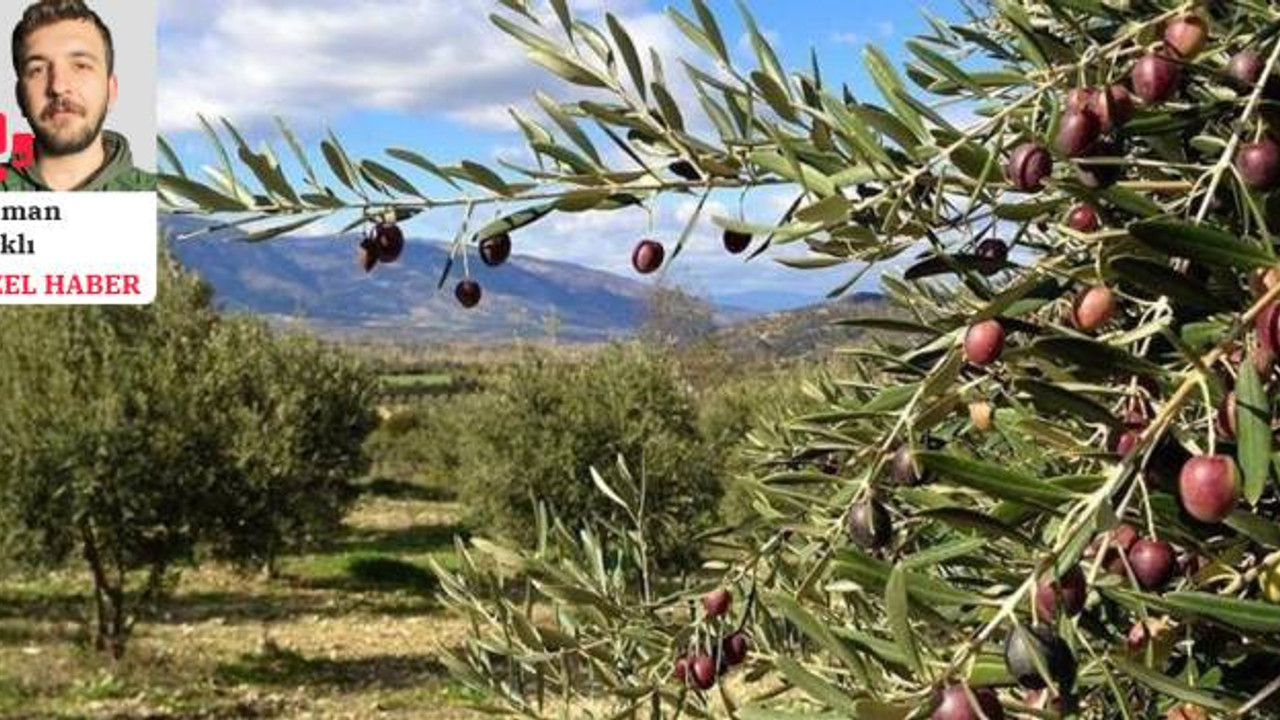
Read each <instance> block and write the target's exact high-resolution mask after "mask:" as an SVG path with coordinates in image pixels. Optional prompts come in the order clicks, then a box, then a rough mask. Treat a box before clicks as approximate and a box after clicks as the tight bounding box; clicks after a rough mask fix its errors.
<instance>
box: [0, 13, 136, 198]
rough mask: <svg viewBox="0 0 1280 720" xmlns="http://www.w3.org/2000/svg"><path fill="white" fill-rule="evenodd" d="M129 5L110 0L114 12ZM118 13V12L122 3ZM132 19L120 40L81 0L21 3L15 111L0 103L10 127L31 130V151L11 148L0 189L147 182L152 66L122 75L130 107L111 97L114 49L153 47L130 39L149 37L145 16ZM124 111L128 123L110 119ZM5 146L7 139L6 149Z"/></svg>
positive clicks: (131, 187)
mask: <svg viewBox="0 0 1280 720" xmlns="http://www.w3.org/2000/svg"><path fill="white" fill-rule="evenodd" d="M104 4H106V3H104ZM128 4H129V3H125V2H116V3H115V5H116V6H117V7H119V8H120V9H121V10H122V11H123V9H124V8H125V7H126V6H127V5H128ZM149 4H150V3H139V4H138V5H141V6H146V5H149ZM118 18H119V19H120V20H123V19H124V14H123V12H121V13H119V15H118ZM141 20H142V21H144V22H145V23H146V24H145V25H140V29H141V31H145V34H143V32H140V29H139V28H131V29H132V32H131V33H130V34H129V35H128V39H129V42H127V43H120V42H119V40H120V38H121V36H120V35H115V36H113V33H112V29H111V27H109V26H108V24H107V22H105V21H104V19H103V17H102V16H101V15H100V14H99V13H98V12H96V11H95V10H94V9H93V8H91V7H90V3H89V2H86V0H38V1H37V2H34V3H31V4H30V5H28V6H26V8H25V9H22V11H21V16H20V17H19V18H17V20H16V24H15V25H14V26H13V38H12V45H11V48H12V59H13V62H12V66H13V72H14V78H15V79H14V91H15V94H16V101H17V106H18V110H19V112H20V114H21V117H20V118H19V117H17V116H15V113H13V112H10V111H8V105H7V104H3V105H0V110H3V111H5V115H6V116H7V120H8V122H7V126H8V132H9V133H10V134H16V133H20V132H29V133H30V134H31V135H33V136H34V143H33V148H32V149H33V151H34V152H33V157H31V158H27V159H25V160H24V161H21V162H19V161H18V160H17V157H16V155H11V156H10V158H9V161H8V162H6V163H5V173H4V174H5V177H4V179H3V180H0V190H4V191H9V192H29V191H49V190H57V191H61V190H72V191H141V190H154V189H155V176H154V174H153V173H151V172H148V171H147V170H144V169H143V167H146V166H148V165H149V166H151V167H154V162H155V140H154V137H155V133H154V122H155V121H154V77H153V75H149V76H143V77H127V76H126V77H125V78H124V79H125V81H126V82H128V83H131V84H130V85H129V86H128V88H129V91H130V93H131V94H130V95H129V101H128V109H129V110H133V111H132V112H122V111H121V110H122V108H123V107H124V105H125V104H124V103H122V102H121V101H120V99H121V92H120V85H121V79H120V78H121V76H120V75H119V73H118V71H119V70H120V69H121V68H120V62H119V61H120V57H119V53H120V50H121V49H122V48H127V49H128V51H129V52H138V51H139V50H145V52H147V53H154V47H147V48H141V49H140V48H139V45H140V44H143V43H153V42H154V40H153V38H152V37H151V33H152V32H153V29H154V23H153V22H152V21H151V20H150V19H148V18H142V19H141ZM127 22H129V24H130V25H136V24H139V23H135V22H133V21H132V20H129V21H127ZM119 24H120V25H123V24H124V23H123V22H121V23H119ZM137 40H141V41H142V43H139V42H135V41H137ZM149 57H153V55H150V56H149ZM152 62H154V61H152ZM139 103H141V104H142V105H139ZM135 106H136V107H137V108H138V109H136V110H134V108H135ZM22 119H25V121H26V125H27V127H26V128H25V129H24V128H23V127H22V122H21V120H22ZM126 119H127V120H128V121H129V122H128V123H126V124H128V125H131V127H127V128H126V127H122V126H121V125H120V124H118V123H120V122H122V120H126ZM148 123H149V126H148ZM130 137H132V139H133V141H134V143H137V144H132V143H131V142H130ZM143 143H145V145H144V144H143ZM14 145H15V144H14V143H12V142H10V143H8V146H9V147H10V149H13V148H14ZM139 156H142V157H139Z"/></svg>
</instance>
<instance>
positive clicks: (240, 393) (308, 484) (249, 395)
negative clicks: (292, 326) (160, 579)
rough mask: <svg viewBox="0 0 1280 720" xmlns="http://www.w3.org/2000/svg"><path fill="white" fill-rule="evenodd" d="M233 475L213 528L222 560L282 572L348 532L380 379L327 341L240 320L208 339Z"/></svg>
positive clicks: (223, 492)
mask: <svg viewBox="0 0 1280 720" xmlns="http://www.w3.org/2000/svg"><path fill="white" fill-rule="evenodd" d="M208 343H209V344H208V350H209V353H210V355H211V357H212V359H213V363H214V366H213V367H212V368H211V370H210V375H211V377H212V378H214V382H215V383H216V384H217V388H218V392H217V394H218V397H219V398H220V400H221V402H222V404H223V405H222V406H223V408H224V412H225V419H226V422H227V423H228V428H229V430H228V432H227V438H228V443H227V446H226V453H225V454H226V459H225V460H224V462H226V463H227V465H228V466H229V468H230V469H231V470H232V472H231V474H230V475H231V477H230V478H229V480H228V483H227V484H226V485H224V486H223V487H222V488H221V489H220V492H219V495H218V500H219V504H218V507H217V510H216V512H215V513H212V514H211V520H212V521H213V523H214V525H215V526H216V527H217V531H216V534H215V535H213V536H212V543H213V545H214V548H215V550H216V552H217V554H219V555H222V556H224V557H228V558H230V559H233V560H235V561H237V562H239V563H246V564H247V563H253V564H257V565H259V566H260V567H261V568H262V569H263V571H264V572H265V573H266V574H267V575H268V576H274V575H275V574H276V571H277V566H276V561H277V560H278V559H279V556H280V554H281V553H282V552H284V551H286V550H294V549H298V548H300V547H306V546H308V545H315V544H316V543H317V542H319V541H320V540H322V539H324V538H327V537H329V536H331V535H333V534H334V533H336V532H337V530H338V529H339V528H340V527H341V524H342V519H343V517H344V516H345V514H346V511H347V510H348V509H349V508H350V505H351V503H352V501H354V500H355V498H356V496H357V492H356V489H355V487H354V485H353V484H352V481H353V480H354V479H355V478H357V477H359V476H360V475H362V474H364V473H365V472H366V471H367V469H368V464H369V463H368V457H367V456H366V454H365V452H364V449H363V445H364V441H365V438H367V437H368V436H369V434H370V433H371V432H372V431H373V428H374V426H375V424H376V421H377V416H376V413H375V411H374V393H375V391H376V390H377V383H376V380H375V378H374V377H373V376H372V374H371V373H370V371H369V370H368V369H367V368H365V367H364V366H362V365H361V364H358V363H355V362H353V361H352V360H350V359H347V358H346V357H345V356H343V355H342V354H340V353H338V352H336V351H334V350H332V349H330V348H326V347H324V346H323V345H322V344H321V343H320V342H319V341H317V340H315V339H311V338H308V337H305V336H299V335H284V336H280V335H275V334H273V332H272V331H271V330H270V329H269V328H267V327H266V325H265V324H263V323H262V322H260V321H254V320H250V319H247V318H234V319H229V320H226V321H224V322H222V323H220V324H219V325H218V327H217V328H216V330H215V331H214V333H213V334H212V336H211V337H210V338H209V341H208Z"/></svg>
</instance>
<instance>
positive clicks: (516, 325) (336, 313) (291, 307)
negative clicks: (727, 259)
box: [161, 215, 753, 342]
mask: <svg viewBox="0 0 1280 720" xmlns="http://www.w3.org/2000/svg"><path fill="white" fill-rule="evenodd" d="M203 222H205V221H203V220H199V219H194V218H188V217H179V216H172V215H165V216H163V217H162V220H161V224H162V226H163V227H164V229H165V230H166V231H169V232H176V233H185V232H190V231H192V230H196V229H199V228H201V227H205V225H202V224H201V223H203ZM241 237H243V234H242V233H240V232H238V231H234V230H232V231H222V232H219V233H217V234H216V235H203V236H199V237H197V238H195V239H191V240H185V241H175V242H173V247H174V250H175V254H176V255H177V256H178V258H179V260H181V262H182V263H183V265H185V266H187V267H188V268H191V269H192V270H194V271H195V272H196V273H198V274H199V275H200V276H202V277H203V278H204V279H205V280H206V281H208V282H209V283H210V284H211V285H212V286H213V288H214V291H215V298H216V302H218V303H219V304H220V305H221V306H223V307H225V308H228V309H232V310H243V311H247V312H251V313H254V314H257V315H261V316H264V317H266V318H267V319H269V320H272V321H274V322H277V323H283V322H300V323H301V324H303V325H305V326H306V327H308V328H310V329H312V330H314V331H316V332H318V333H321V334H323V335H326V336H329V337H333V338H336V339H362V338H370V337H377V338H379V339H383V340H389V341H413V342H423V341H426V342H456V341H462V340H465V341H471V342H506V341H511V340H514V339H517V338H519V339H544V338H547V337H548V336H549V335H550V334H551V333H553V332H554V334H555V336H556V338H557V339H558V340H562V341H571V342H599V341H607V340H610V339H618V338H624V337H629V336H631V335H633V334H634V333H635V332H636V331H637V330H638V329H639V328H640V326H641V324H642V323H643V321H644V317H645V298H646V297H647V295H648V294H649V293H650V292H651V291H652V285H651V284H648V283H643V282H638V281H636V280H632V279H630V278H625V277H621V276H618V275H613V274H611V273H607V272H601V271H598V270H592V269H590V268H586V267H582V266H580V265H574V264H572V263H565V262H556V261H550V260H542V259H538V258H533V257H528V256H522V255H513V256H512V258H511V259H510V260H509V261H508V262H507V263H506V264H505V265H503V266H501V267H498V268H490V267H488V266H486V265H484V264H483V263H481V262H478V261H473V262H472V263H471V265H470V269H471V274H472V276H473V277H474V278H476V280H478V281H479V282H480V284H481V287H482V288H483V291H484V297H483V300H482V302H481V303H480V305H479V306H477V307H476V308H473V309H471V310H464V309H463V308H461V307H460V306H459V305H458V304H457V302H456V300H454V297H453V285H454V283H456V282H457V279H458V278H460V277H461V273H460V272H459V271H460V268H458V267H455V268H454V273H453V275H452V277H451V279H450V280H449V281H448V282H447V283H446V285H445V287H444V288H443V289H441V290H437V289H436V283H437V282H438V281H439V278H440V273H441V271H442V270H443V269H444V267H445V263H446V261H447V258H448V253H449V246H448V245H447V244H446V243H441V242H432V241H425V240H416V239H411V240H410V241H409V243H408V246H407V247H406V249H405V252H404V254H403V255H402V256H401V258H400V260H399V261H398V262H396V263H394V264H391V265H381V266H378V267H377V268H376V269H375V270H374V272H373V273H371V274H370V275H365V273H364V272H363V271H362V270H361V269H359V268H358V267H357V266H356V260H355V255H356V246H357V243H358V240H359V238H358V236H357V235H355V234H349V235H345V236H341V237H338V236H325V237H306V238H289V239H288V240H278V241H273V242H264V243H253V244H248V243H243V242H240V241H239V240H238V238H241ZM473 260H474V258H473ZM712 313H713V316H714V317H715V319H716V321H717V323H718V324H730V323H733V322H737V321H740V320H742V319H745V318H748V317H751V316H752V315H753V313H751V312H749V311H746V310H741V309H736V308H731V307H721V306H715V307H713V308H712Z"/></svg>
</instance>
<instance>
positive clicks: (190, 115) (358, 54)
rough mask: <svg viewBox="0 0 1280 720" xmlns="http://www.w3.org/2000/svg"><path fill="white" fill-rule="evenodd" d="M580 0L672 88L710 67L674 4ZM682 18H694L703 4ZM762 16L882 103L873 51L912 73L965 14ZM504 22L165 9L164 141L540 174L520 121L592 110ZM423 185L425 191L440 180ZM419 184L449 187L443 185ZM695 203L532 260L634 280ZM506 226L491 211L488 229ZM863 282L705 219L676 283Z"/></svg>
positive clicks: (571, 231) (820, 2)
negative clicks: (653, 245) (945, 24)
mask: <svg viewBox="0 0 1280 720" xmlns="http://www.w3.org/2000/svg"><path fill="white" fill-rule="evenodd" d="M569 2H570V6H571V7H572V8H573V9H574V11H575V13H578V14H580V15H581V16H583V17H584V18H586V19H588V20H589V21H592V22H595V21H597V20H598V19H599V18H601V16H602V13H603V12H604V11H608V12H610V13H613V14H614V15H616V16H617V17H618V18H619V19H621V20H622V22H623V24H624V25H626V27H627V28H628V30H629V31H630V32H631V34H632V35H633V36H634V37H635V38H636V40H637V43H638V44H640V45H642V46H649V47H652V48H653V49H655V50H656V51H657V52H659V53H660V54H661V55H662V56H663V57H664V59H665V61H666V62H665V65H666V68H667V74H668V79H669V80H671V77H672V76H675V75H678V72H677V69H678V68H679V64H678V62H677V59H678V58H681V57H683V58H686V59H689V60H692V61H696V62H697V63H698V64H700V65H702V66H704V67H710V65H711V63H710V62H709V61H706V60H704V59H703V57H702V55H701V53H700V52H699V51H698V50H696V49H695V48H693V47H692V46H690V45H688V44H687V43H686V42H684V41H683V39H682V36H680V34H679V32H678V31H677V30H676V29H675V27H674V26H673V25H672V24H671V23H670V21H669V19H668V18H667V16H666V14H665V11H666V7H667V6H668V4H669V3H668V2H667V1H666V0H569ZM670 4H673V5H674V6H675V7H677V8H679V9H681V10H682V11H684V12H685V13H686V14H692V10H691V9H690V7H689V5H688V2H687V0H671V3H670ZM710 4H711V6H712V7H713V9H714V10H715V11H716V14H717V16H718V17H719V18H720V20H721V23H722V27H723V28H724V32H725V35H726V36H727V37H728V38H730V40H731V42H732V43H733V45H734V47H732V48H731V51H732V52H734V54H735V56H736V57H735V64H737V65H739V66H740V67H748V68H752V67H754V64H755V61H754V58H753V55H752V53H751V50H750V47H749V45H748V43H747V41H746V36H745V31H744V29H743V27H742V23H741V22H740V21H739V19H738V13H737V11H736V9H735V7H734V5H733V2H732V0H711V2H710ZM750 5H751V7H752V10H753V12H754V13H755V15H756V18H757V20H758V22H759V24H760V25H761V27H762V28H763V29H764V31H765V33H766V35H767V36H768V37H769V39H770V41H771V42H772V43H773V44H774V46H775V48H776V49H777V51H778V53H779V55H780V56H781V58H782V62H783V65H784V66H787V67H793V68H801V67H806V68H807V67H808V55H809V51H810V48H811V47H812V48H814V49H816V51H817V53H818V56H819V58H820V61H821V63H822V68H823V73H824V79H825V80H826V81H827V82H829V83H832V82H848V83H849V84H850V86H851V87H852V88H853V90H854V92H855V93H858V94H865V95H867V96H869V97H870V96H872V94H873V93H874V90H873V87H872V85H871V83H870V81H869V79H868V78H867V76H866V74H865V72H864V71H863V70H862V67H861V61H860V57H861V52H862V49H863V47H864V46H865V45H866V44H867V43H868V42H872V43H875V44H876V45H878V46H880V47H881V48H882V49H884V50H886V52H888V53H889V55H890V56H891V57H893V58H895V59H901V58H902V57H903V56H904V51H903V43H904V42H905V40H906V39H907V38H908V37H910V36H911V35H912V34H916V33H920V32H924V31H925V30H926V29H927V25H926V23H925V20H924V18H923V16H922V14H921V12H922V10H923V11H927V12H930V13H932V14H934V15H937V16H940V17H943V18H946V19H952V20H955V19H959V17H960V9H959V3H958V1H957V0H932V1H930V2H926V3H924V5H923V7H921V6H917V5H915V4H910V3H904V2H884V1H883V0H802V1H801V0H794V1H793V2H782V0H750ZM498 7H499V4H498V3H497V2H496V1H494V0H462V1H459V0H341V1H338V0H222V1H221V2H217V3H203V2H191V1H190V0H160V19H161V22H160V36H159V37H160V47H159V67H160V78H159V123H160V131H161V132H162V133H163V134H164V135H165V137H166V138H167V139H168V140H169V141H170V142H171V143H172V144H173V145H174V146H175V148H176V149H177V151H178V153H179V154H180V155H181V156H182V157H183V158H184V161H186V162H187V164H188V165H191V164H193V163H194V164H196V165H198V164H199V163H201V162H208V160H209V158H210V155H209V151H208V147H207V145H206V143H205V140H204V138H203V136H202V134H201V133H200V131H199V125H198V118H197V114H199V113H203V114H205V115H206V116H225V117H227V118H229V119H231V120H232V121H233V122H234V123H236V124H237V125H238V126H240V127H242V128H243V129H244V130H245V131H246V135H248V136H249V141H250V142H251V143H253V144H257V142H258V141H259V140H262V139H271V140H272V141H273V142H274V143H275V144H276V148H277V150H278V151H280V150H283V148H282V146H281V143H280V142H279V140H278V139H277V138H276V137H275V136H274V134H273V130H272V127H271V123H272V116H273V115H277V114H278V115H281V116H283V117H284V118H286V119H287V120H288V121H289V122H290V124H291V125H293V126H294V128H295V130H297V131H298V133H299V135H300V136H301V137H302V139H303V142H304V144H306V145H307V146H308V147H310V148H315V147H317V146H318V144H319V139H320V137H321V136H322V135H323V133H324V132H325V131H326V130H327V129H332V130H333V131H334V132H335V133H336V134H337V135H338V136H339V137H340V138H341V139H342V141H343V143H344V144H345V145H346V146H347V148H348V150H349V151H350V152H352V153H353V154H355V155H357V156H360V157H369V158H379V156H381V155H383V150H384V148H386V147H390V146H400V147H407V148H413V149H415V150H417V151H419V152H422V153H423V154H425V155H427V156H429V157H431V158H433V159H435V160H437V161H440V162H443V163H455V162H458V161H460V160H462V159H468V158H471V159H477V160H481V161H484V162H487V163H490V164H492V163H493V162H494V161H495V160H496V159H497V158H499V157H506V158H509V159H512V160H514V161H517V162H521V163H522V164H523V163H524V161H525V159H526V157H527V156H526V155H525V154H524V152H523V151H522V145H523V141H522V136H521V135H520V134H519V133H518V132H516V130H515V126H514V123H513V122H511V121H510V117H509V115H508V113H507V108H508V107H511V106H516V107H521V108H529V107H530V106H531V97H532V95H533V93H534V91H535V90H542V91H544V92H546V93H548V94H550V95H551V96H553V97H556V98H559V99H571V98H576V97H579V96H580V95H579V92H578V91H576V90H574V89H570V88H569V87H568V86H566V85H564V84H563V83H560V82H559V81H557V80H555V78H554V77H552V76H551V75H550V74H549V73H547V72H546V71H544V70H542V69H541V68H539V67H538V66H536V65H535V64H533V63H532V62H530V61H529V60H528V59H527V58H526V56H525V55H524V52H523V49H522V47H521V46H520V45H519V44H518V43H517V42H516V41H515V40H513V39H511V38H510V37H509V36H507V35H505V34H504V33H502V32H500V31H499V30H497V29H496V28H495V27H494V26H493V25H492V24H491V23H490V22H489V21H488V19H487V15H488V14H489V13H490V12H492V11H494V10H495V9H497V8H498ZM672 84H673V85H677V95H678V96H682V95H684V93H683V92H682V91H681V90H680V88H679V87H678V83H676V82H674V81H673V82H672ZM695 104H696V103H695ZM530 114H536V113H535V112H534V111H532V110H530ZM278 154H284V153H282V152H280V153H278ZM380 159H381V158H380ZM389 164H392V165H395V163H394V161H392V162H391V163H389ZM320 165H321V166H323V162H321V163H320ZM411 176H412V179H413V180H414V181H415V182H417V181H418V180H422V179H423V178H421V176H417V175H411ZM334 185H336V182H335V183H334ZM420 186H421V187H425V188H428V189H430V190H433V191H434V190H436V189H437V188H438V186H436V185H433V184H432V183H430V182H429V181H424V182H422V183H421V184H420ZM788 201H789V198H787V197H782V196H778V195H773V194H769V193H766V192H763V191H760V192H754V193H752V194H750V195H748V196H747V197H746V201H745V203H744V206H745V215H746V218H747V219H748V220H752V221H758V222H762V223H771V222H773V221H774V220H776V218H777V216H778V215H779V214H780V213H781V212H782V210H783V209H785V206H786V204H787V203H788ZM693 206H694V202H693V201H692V200H690V199H688V198H684V197H672V198H668V199H666V200H664V201H662V202H660V203H659V204H657V205H656V206H655V207H653V208H652V213H649V212H646V211H644V210H641V209H634V208H633V209H628V210H624V211H620V212H614V213H587V214H575V215H561V216H556V217H553V218H551V219H549V220H548V221H545V222H543V223H540V224H538V225H536V226H534V227H533V228H530V229H529V230H527V231H524V232H521V233H520V234H519V236H518V237H517V239H516V240H517V248H516V252H517V253H524V254H531V255H538V256H542V257H553V258H558V259H563V260H568V261H572V262H577V263H581V264H584V265H588V266H591V267H595V268H600V269H605V270H610V271H614V272H619V273H629V272H630V269H629V255H630V248H631V245H632V243H633V242H634V241H635V240H636V239H638V238H639V237H640V236H642V235H647V234H649V233H650V228H651V227H652V233H653V234H655V235H656V236H658V237H659V238H660V239H666V240H668V241H669V242H672V243H673V242H674V240H675V238H676V237H677V236H678V235H679V233H680V230H681V228H682V227H683V221H684V220H685V219H686V218H688V216H689V214H690V213H691V212H692V209H693ZM492 212H493V211H491V210H485V211H483V213H482V215H481V218H480V219H488V217H490V216H491V215H492ZM738 212H739V198H738V196H737V194H734V195H733V196H726V197H719V196H717V198H716V199H714V200H713V201H712V202H711V203H710V204H709V207H708V213H714V214H720V215H736V214H738ZM459 220H460V218H459V217H458V215H457V214H455V213H451V212H447V211H438V212H433V213H430V214H428V215H427V216H425V217H420V218H418V219H415V220H413V221H412V222H411V223H410V224H409V225H408V226H407V229H408V230H409V232H410V234H411V235H413V236H417V237H431V238H448V237H451V236H452V235H453V234H454V233H455V232H456V230H457V226H458V223H459ZM855 269H856V268H853V267H847V268H840V269H837V270H834V271H823V272H817V273H815V272H811V271H798V270H791V269H787V268H784V267H782V266H780V265H778V264H777V263H776V262H773V261H772V260H770V259H769V256H768V255H766V256H762V257H760V258H757V259H756V260H754V261H752V262H750V263H747V264H745V265H744V263H743V260H742V259H741V258H734V257H727V256H726V255H725V254H724V253H723V251H722V250H721V248H720V244H719V238H718V230H717V229H716V228H715V227H714V226H713V225H711V223H710V222H708V221H706V220H704V221H703V222H702V223H701V225H700V228H699V231H698V232H697V233H696V234H695V235H694V236H693V238H692V239H691V240H690V243H689V245H687V246H686V249H685V252H684V254H682V255H681V257H680V258H679V259H678V260H677V262H676V263H675V266H674V267H673V268H672V269H671V270H670V274H671V277H670V279H673V280H675V281H676V282H678V283H680V284H682V285H684V286H686V287H688V288H690V289H692V290H694V291H696V292H700V293H704V294H708V295H711V296H714V297H720V298H729V297H741V296H742V295H743V294H744V293H750V294H758V295H760V296H761V297H766V296H768V297H774V296H778V297H779V298H786V297H788V296H791V300H792V302H793V303H794V302H798V301H799V299H800V298H801V297H804V298H816V297H821V296H822V295H823V294H825V292H826V291H827V290H829V289H830V288H832V287H834V286H835V285H838V284H839V283H840V282H841V281H842V280H843V279H844V278H845V277H847V276H848V275H849V274H850V273H851V272H853V271H854V270H855ZM867 282H868V283H871V282H874V280H871V279H869V280H868V281H867ZM863 287H867V285H866V284H864V286H863ZM779 301H780V302H781V301H783V300H779Z"/></svg>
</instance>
